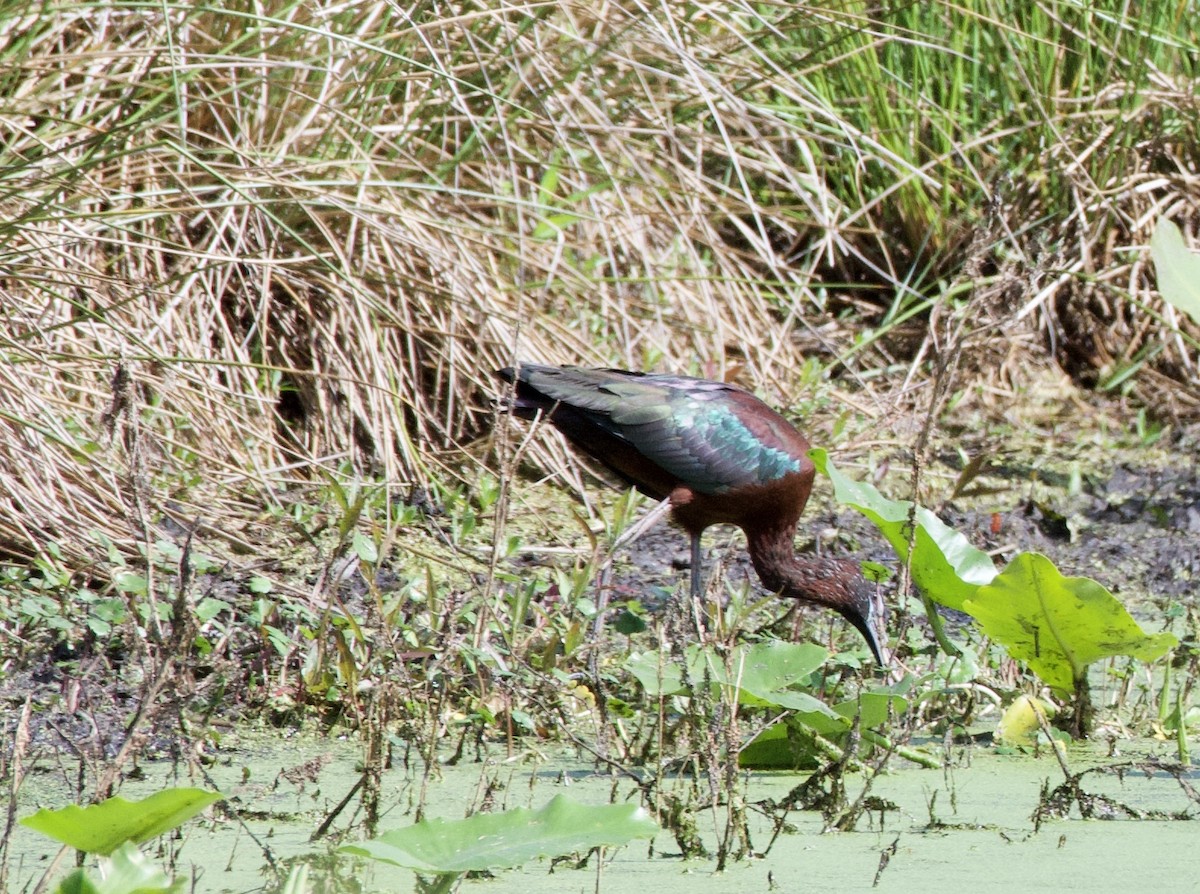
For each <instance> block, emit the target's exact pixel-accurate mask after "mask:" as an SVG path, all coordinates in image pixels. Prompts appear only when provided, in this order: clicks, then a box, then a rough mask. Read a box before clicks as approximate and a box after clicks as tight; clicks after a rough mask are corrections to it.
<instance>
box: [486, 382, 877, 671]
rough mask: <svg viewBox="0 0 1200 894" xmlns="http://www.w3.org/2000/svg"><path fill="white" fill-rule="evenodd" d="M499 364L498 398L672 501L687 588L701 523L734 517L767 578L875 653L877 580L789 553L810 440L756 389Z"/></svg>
mask: <svg viewBox="0 0 1200 894" xmlns="http://www.w3.org/2000/svg"><path fill="white" fill-rule="evenodd" d="M497 375H498V376H500V377H501V378H502V379H504V380H505V381H506V382H513V381H514V380H515V382H516V386H515V388H514V394H513V397H512V399H511V401H509V402H508V403H507V404H506V406H507V408H508V409H509V410H510V411H511V412H512V413H513V414H515V415H516V416H518V417H520V418H522V419H532V418H534V417H536V416H537V415H538V414H543V415H545V416H546V418H547V419H549V420H550V422H551V423H553V424H554V426H555V427H556V428H558V429H559V431H561V432H562V433H563V434H564V435H566V437H567V439H568V440H569V441H571V443H572V444H574V446H575V447H577V448H578V449H580V450H582V451H583V452H584V453H586V454H587V455H589V456H591V457H592V458H594V459H596V460H598V461H599V462H601V463H602V464H603V465H605V466H606V467H608V468H609V469H611V470H612V471H613V472H615V473H616V474H617V475H618V476H619V477H621V478H622V479H624V480H625V481H626V482H628V483H629V484H631V485H633V486H634V487H636V488H637V489H638V490H640V491H642V492H643V493H645V494H647V495H649V496H651V497H653V498H655V499H658V500H667V501H669V503H670V507H671V515H672V517H673V518H674V520H675V521H676V522H677V523H678V524H679V525H680V526H681V527H682V528H683V529H684V530H685V531H687V533H688V535H689V536H690V537H691V547H692V568H691V572H692V581H691V585H692V594H693V596H698V595H699V593H700V573H701V567H700V566H701V551H700V535H701V534H702V533H703V531H704V529H705V528H707V527H709V526H710V525H716V524H730V525H737V526H738V527H739V528H741V529H742V530H743V531H744V532H745V534H746V543H747V546H748V547H749V550H750V558H751V560H752V561H753V563H754V570H755V571H756V572H758V576H759V578H760V579H761V581H762V584H763V586H764V587H766V588H767V589H768V590H772V591H774V592H776V593H779V594H780V595H782V596H791V597H793V598H796V599H799V600H801V601H804V602H811V603H813V604H815V605H820V606H824V607H826V608H831V609H833V610H834V611H837V612H839V613H840V614H841V615H842V616H843V617H845V618H846V620H848V621H849V622H850V623H851V624H853V625H854V626H855V628H857V629H858V631H859V632H860V633H861V634H862V635H863V637H865V638H866V640H867V645H868V646H870V648H871V652H872V654H874V656H875V659H876V661H878V662H879V663H880V664H883V652H882V649H881V648H880V638H881V637H880V633H879V630H880V629H881V628H880V618H879V613H878V612H877V611H876V608H875V606H876V599H875V594H874V587H873V586H872V585H871V584H869V583H868V582H867V580H866V579H865V578H864V577H863V575H862V571H861V569H860V568H859V566H858V564H857V563H856V562H851V561H847V560H843V559H833V558H823V557H816V556H798V555H796V553H795V548H794V544H793V541H794V539H795V535H796V523H797V522H798V521H799V519H800V513H801V512H802V511H803V510H804V504H805V503H806V502H808V495H809V491H811V490H812V484H813V476H814V474H815V472H816V469H815V468H814V466H813V464H812V461H811V460H810V459H809V458H808V449H809V445H808V441H806V440H805V439H804V436H803V435H802V434H800V432H798V431H796V429H795V427H794V426H792V424H791V423H789V422H788V421H787V420H786V419H784V418H783V417H782V416H781V415H779V414H778V413H776V412H775V411H774V410H772V409H771V408H770V407H768V406H767V405H766V404H764V403H763V402H762V401H761V400H759V399H758V398H756V397H755V396H754V395H752V394H750V393H749V392H748V391H745V390H743V389H741V388H738V387H737V386H735V385H727V384H725V383H724V382H710V381H707V380H705V379H695V378H691V377H689V376H670V375H651V374H647V373H638V372H625V371H623V370H615V369H583V368H580V367H574V366H564V367H558V366H541V365H537V364H532V363H527V364H522V365H521V366H519V367H517V368H516V369H515V370H514V369H513V368H511V367H509V368H505V369H502V370H499V371H498V372H497Z"/></svg>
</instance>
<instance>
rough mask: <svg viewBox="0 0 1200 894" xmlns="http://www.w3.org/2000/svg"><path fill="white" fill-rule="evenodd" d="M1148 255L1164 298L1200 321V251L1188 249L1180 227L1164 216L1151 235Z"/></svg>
mask: <svg viewBox="0 0 1200 894" xmlns="http://www.w3.org/2000/svg"><path fill="white" fill-rule="evenodd" d="M1150 257H1152V258H1153V259H1154V270H1155V272H1156V273H1157V274H1158V291H1159V294H1161V295H1162V296H1163V300H1164V301H1166V302H1167V303H1168V304H1171V305H1173V306H1174V307H1176V308H1178V309H1179V310H1181V311H1183V312H1184V313H1185V314H1187V315H1188V316H1189V317H1191V318H1192V319H1193V320H1195V321H1196V322H1198V323H1200V254H1197V253H1196V252H1194V251H1189V250H1188V247H1187V246H1186V245H1184V242H1183V234H1182V233H1180V232H1179V227H1177V226H1175V224H1173V223H1172V222H1171V221H1169V220H1167V218H1165V217H1160V218H1159V220H1158V224H1157V225H1156V226H1155V227H1154V235H1153V236H1151V237H1150Z"/></svg>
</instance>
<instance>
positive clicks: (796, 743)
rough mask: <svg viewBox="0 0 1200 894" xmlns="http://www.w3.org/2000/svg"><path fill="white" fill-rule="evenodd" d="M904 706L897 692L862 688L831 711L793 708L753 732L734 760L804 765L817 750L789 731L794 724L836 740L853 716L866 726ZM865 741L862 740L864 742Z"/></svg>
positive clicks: (794, 766) (764, 766)
mask: <svg viewBox="0 0 1200 894" xmlns="http://www.w3.org/2000/svg"><path fill="white" fill-rule="evenodd" d="M889 705H890V706H891V708H890V710H889ZM907 708H908V702H907V700H906V699H904V698H902V697H901V696H898V695H892V694H891V693H887V692H864V693H863V694H862V695H861V696H859V698H856V699H851V700H850V701H845V702H841V703H840V704H837V705H834V707H833V710H832V711H830V710H828V709H826V710H823V711H797V712H796V713H795V714H793V715H792V716H790V717H786V718H784V719H783V720H780V721H779V722H778V723H774V724H772V725H771V726H769V727H768V728H767V729H765V730H763V731H762V732H761V733H759V734H758V735H757V736H755V737H754V740H753V741H752V742H750V743H749V744H747V745H746V746H745V747H744V748H743V749H742V750H741V752H740V753H739V754H738V763H739V765H740V766H743V767H757V768H760V769H767V768H775V769H779V768H787V769H799V768H800V767H803V766H808V763H807V759H808V758H809V757H816V756H817V753H816V752H813V751H811V749H809V747H808V745H809V743H808V742H807V741H806V740H805V739H804V738H803V737H800V736H797V735H793V731H794V730H796V729H797V727H798V726H800V727H807V728H808V729H810V730H812V731H813V732H815V733H817V734H818V735H820V736H824V737H825V738H826V739H832V740H834V741H840V740H841V738H842V737H843V736H844V735H845V734H847V733H849V732H850V730H851V728H852V727H853V725H854V719H855V717H858V718H859V728H860V729H862V730H867V729H870V728H871V727H879V726H883V725H884V724H885V723H887V721H888V720H889V719H890V713H891V712H892V711H894V712H895V713H897V714H900V713H903V712H904V711H905V710H906V709H907ZM869 744H870V742H868V741H864V745H869Z"/></svg>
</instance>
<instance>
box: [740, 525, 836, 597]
mask: <svg viewBox="0 0 1200 894" xmlns="http://www.w3.org/2000/svg"><path fill="white" fill-rule="evenodd" d="M794 534H795V531H794V529H792V530H771V531H765V532H750V531H747V532H746V537H747V543H748V546H749V550H750V559H751V561H753V563H754V570H755V571H756V572H757V573H758V577H759V580H761V581H762V585H763V586H764V587H766V588H767V589H768V590H772V591H773V592H776V593H778V594H779V595H781V596H789V597H791V598H793V599H800V600H802V601H804V602H811V603H813V604H814V605H820V606H824V607H826V608H832V609H835V610H836V611H839V612H842V613H843V614H844V613H845V611H846V608H847V604H848V598H847V594H846V588H845V586H844V585H843V582H844V576H845V574H846V568H845V564H846V563H845V562H843V561H841V560H838V559H828V558H821V557H817V556H813V557H801V556H797V555H796V552H795V547H794V546H793V543H792V538H793V536H794Z"/></svg>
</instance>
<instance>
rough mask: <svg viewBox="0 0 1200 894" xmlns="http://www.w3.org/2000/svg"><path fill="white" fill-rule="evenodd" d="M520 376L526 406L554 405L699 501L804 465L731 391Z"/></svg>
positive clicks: (557, 374) (610, 375) (602, 373)
mask: <svg viewBox="0 0 1200 894" xmlns="http://www.w3.org/2000/svg"><path fill="white" fill-rule="evenodd" d="M519 375H520V381H521V383H522V384H523V385H525V386H526V390H525V392H523V397H524V399H526V400H527V401H531V402H532V403H533V404H535V405H536V406H537V407H538V408H540V409H545V410H548V411H551V410H553V407H554V405H555V404H561V405H563V406H566V407H570V408H571V409H573V410H574V411H575V412H576V413H577V414H580V415H581V416H582V417H583V418H586V420H587V421H588V423H590V424H591V425H594V426H596V427H597V428H599V429H602V430H603V431H605V432H607V433H608V434H610V435H612V436H614V437H616V438H619V439H620V440H622V441H623V442H625V443H627V444H629V445H630V446H631V447H633V448H634V449H635V450H636V451H637V452H638V453H640V454H641V455H642V456H643V457H645V459H646V460H648V461H650V462H652V463H654V464H655V465H657V466H658V467H659V468H661V469H662V470H663V471H664V472H666V473H667V474H668V475H669V476H670V477H671V478H674V479H676V480H677V481H679V482H680V483H682V484H684V485H686V486H688V487H690V488H692V489H694V490H696V491H699V492H701V493H722V492H724V491H728V490H732V489H734V488H738V487H741V486H745V485H752V484H761V483H764V482H767V481H772V480H775V479H776V478H779V477H781V476H783V475H786V474H788V473H790V472H797V471H801V469H802V467H803V466H804V464H805V463H806V462H807V460H806V459H805V458H804V456H803V451H802V450H798V449H797V448H796V444H795V443H794V438H798V437H799V436H798V434H797V433H796V432H795V430H794V429H792V428H791V426H790V425H788V424H787V423H786V422H785V421H784V420H783V419H782V417H780V416H779V415H778V414H777V413H775V412H774V411H773V410H771V409H770V408H768V407H767V406H766V405H765V404H763V403H761V402H760V401H758V400H756V399H755V398H753V397H751V396H750V395H749V394H747V393H746V392H745V391H743V390H742V389H740V388H737V387H736V386H733V385H726V384H723V383H720V382H710V381H706V380H703V379H693V378H689V377H686V376H662V375H645V374H641V373H628V372H623V371H619V370H602V369H599V370H598V369H581V368H575V367H565V368H564V367H544V366H536V365H526V366H522V367H521V369H520V374H519ZM529 392H532V393H529ZM789 433H790V434H791V435H792V436H794V438H792V439H791V440H789V437H788V434H789ZM575 435H576V437H579V433H578V432H576V433H575ZM800 443H801V444H802V441H801V442H800ZM804 446H806V445H804ZM601 458H603V457H601Z"/></svg>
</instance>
